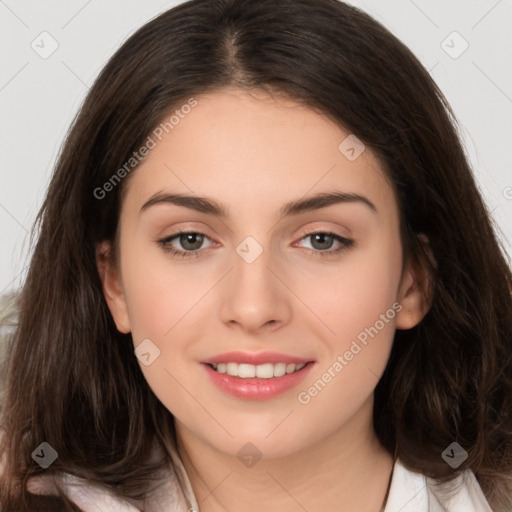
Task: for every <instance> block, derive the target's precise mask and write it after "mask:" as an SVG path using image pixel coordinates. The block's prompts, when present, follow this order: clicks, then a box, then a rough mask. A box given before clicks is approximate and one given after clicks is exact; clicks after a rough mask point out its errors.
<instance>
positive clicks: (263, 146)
mask: <svg viewBox="0 0 512 512" xmlns="http://www.w3.org/2000/svg"><path fill="white" fill-rule="evenodd" d="M196 99H197V100H198V105H197V106H196V107H195V108H194V109H192V111H191V112H190V113H189V114H188V115H187V116H186V117H185V118H184V119H182V120H180V123H179V125H177V126H175V127H174V129H173V130H172V131H170V132H169V134H168V135H167V136H166V137H165V138H164V139H163V140H162V141H161V142H159V143H158V145H157V146H156V147H155V148H154V149H153V150H151V152H150V154H149V155H148V157H147V159H146V160H145V161H144V163H143V164H142V165H141V166H140V167H139V168H138V169H137V170H136V171H134V173H133V174H132V175H131V176H130V178H129V181H128V182H127V183H125V185H126V186H127V189H126V191H125V192H126V195H125V199H124V202H123V204H122V208H121V214H120V224H119V231H118V237H119V240H118V241H119V254H120V257H119V260H118V261H117V262H114V261H112V260H108V259H107V260H105V259H103V258H101V257H100V255H101V254H104V253H105V252H106V251H107V252H108V250H109V244H108V242H105V243H103V244H101V245H99V246H98V269H99V272H100V276H101V279H102V282H103V288H104V293H105V298H106V300H107V303H108V305H109V308H110V311H111V312H112V315H113V318H114V320H115V322H116V325H117V328H118V329H119V330H120V331H121V332H130V331H131V333H132V337H133V342H134V346H135V347H137V346H138V345H139V344H140V343H141V342H142V341H143V340H145V339H147V338H149V339H150V340H151V341H152V343H154V344H155V345H156V346H157V347H158V349H159V350H160V356H159V357H157V358H156V359H155V360H154V361H153V362H152V363H151V364H150V365H149V366H144V365H142V364H141V370H142V372H143V373H144V376H145V378H146V379H147V382H148V383H149V385H150V386H151V388H152V390H153V391H154V393H155V394H156V396H157V397H158V398H159V399H160V400H161V401H162V403H163V404H164V405H165V406H166V407H167V408H168V409H169V411H171V412H172V414H173V415H174V417H175V422H176V429H177V435H178V449H179V453H180V455H181V458H182V459H183V462H184V465H185V468H186V470H187V473H188V475H189V477H190V480H191V483H192V486H193V489H194V492H195V494H196V497H197V499H198V502H199V505H200V508H201V511H202V512H204V511H206V512H207V511H219V510H228V511H234V510H246V511H249V512H251V511H258V512H259V511H261V507H262V500H261V499H255V497H256V496H261V497H263V500H264V503H265V505H264V508H265V510H267V511H269V512H273V511H278V510H279V511H280V512H283V511H284V512H287V511H290V512H292V511H294V512H295V511H303V510H304V509H306V510H310V511H312V510H337V511H345V512H348V511H353V510H358V511H361V512H378V511H379V510H380V507H381V505H382V502H383V499H384V495H385V492H386V488H387V484H388V479H389V475H390V472H391V469H392V464H393V460H392V456H391V455H390V454H389V453H388V452H387V451H386V450H384V448H383V447H382V446H381V445H380V443H379V441H378V439H377V437H376V435H375V432H374V431H373V428H372V409H373V392H374V389H375V386H376V384H377V382H378V379H379V378H380V377H381V375H382V373H383V371H384V369H385V367H386V363H387V361H388V358H389V354H390V350H391V346H392V340H393V336H394V332H395V329H409V328H411V327H413V326H415V325H416V324H417V323H418V322H420V321H421V319H422V318H423V316H424V315H425V314H426V312H427V308H426V307H425V305H424V301H423V299H422V292H425V289H422V285H421V283H422V282H424V281H423V280H422V279H420V277H421V275H420V274H419V272H418V271H416V270H414V269H413V267H412V266H410V265H408V264H407V262H404V261H402V245H401V240H400V234H399V211H398V206H397V201H396V197H395V195H394V191H393V189H392V187H391V186H390V184H389V182H388V181H387V179H386V177H385V175H384V173H383V171H382V169H381V167H380V165H379V162H378V161H377V159H376V158H375V157H374V155H373V154H372V153H371V151H370V150H369V149H368V148H366V150H365V151H364V152H363V153H362V154H361V155H360V156H359V157H358V158H357V159H356V160H355V161H349V160H348V159H347V158H346V157H345V156H344V155H343V154H342V153H341V152H340V151H339V150H338V146H339V144H340V143H341V142H342V141H343V140H344V139H345V138H346V137H347V135H349V132H347V131H345V130H343V129H341V128H340V127H339V126H338V125H336V124H335V123H334V122H333V121H331V120H329V119H327V118H326V117H325V116H323V115H321V114H319V113H316V112H315V111H313V110H311V109H309V108H307V107H304V106H301V105H299V104H296V103H294V102H293V101H290V100H286V99H283V98H278V97H271V96H269V95H268V94H266V93H264V92H262V91H252V92H251V93H247V92H244V91H241V90H238V89H233V88H227V89H223V90H222V91H220V92H216V93H211V94H208V95H199V96H196ZM334 190H337V191H343V192H349V193H356V194H360V195H362V196H364V197H366V198H368V200H370V201H371V202H372V203H373V204H374V205H375V207H376V209H377V212H374V211H372V210H371V209H370V208H368V207H367V206H365V205H364V204H363V203H360V202H352V203H340V204H335V205H331V206H329V207H326V208H323V209H320V210H316V211H312V212H305V213H301V214H299V215H296V216H293V217H289V218H283V219H281V218H280V217H279V209H280V208H281V207H282V206H283V205H284V204H285V203H286V202H288V201H292V200H296V199H301V198H303V196H305V195H306V196H307V195H313V194H316V193H318V192H332V191H334ZM161 191H166V192H180V193H188V194H193V195H198V196H207V197H210V198H213V199H215V200H216V201H218V202H221V203H222V204H224V205H225V206H226V207H227V208H228V211H229V217H227V218H225V219H222V218H218V217H215V216H213V215H211V214H207V213H199V212H196V211H193V210H190V209H187V208H184V207H182V206H178V205H174V204H169V203H167V204H166V203H160V204H158V205H154V206H151V207H149V208H147V209H145V210H144V211H143V212H142V213H141V207H142V205H143V204H144V203H145V202H146V201H148V199H149V198H150V197H151V196H152V195H153V194H155V193H157V192H161ZM178 228H186V229H187V230H190V231H195V232H199V233H204V234H205V235H206V236H207V237H206V238H204V241H203V243H202V245H200V244H201V242H200V240H199V242H198V243H197V247H200V249H199V250H196V252H197V253H198V254H199V256H197V257H195V258H190V259H184V258H173V257H172V256H171V255H170V254H169V253H168V252H165V251H164V249H163V248H162V246H161V245H160V244H159V243H158V242H157V241H158V240H160V239H163V238H165V237H169V236H170V235H173V234H175V233H176V232H177V231H178ZM312 232H324V233H335V234H336V235H339V236H343V237H346V238H348V239H350V240H353V242H354V244H353V245H352V246H348V247H346V248H345V249H344V250H343V251H340V252H338V253H333V252H332V251H333V249H336V248H337V247H339V246H340V244H339V243H338V242H336V240H334V241H333V242H332V244H331V246H329V240H327V241H326V242H323V245H321V244H320V245H319V244H318V243H317V244H316V245H314V237H311V236H309V237H308V236H307V234H308V233H312ZM247 236H252V237H253V238H254V239H255V240H256V241H257V242H258V243H259V244H260V246H261V247H262V248H263V252H262V254H261V255H260V256H259V257H258V258H257V259H256V260H255V261H254V262H252V263H247V262H246V261H245V260H244V259H242V258H241V257H240V256H239V254H238V253H237V252H236V248H237V246H238V245H239V244H240V243H241V242H242V241H243V240H244V239H245V238H246V237H247ZM182 242H183V239H182ZM184 242H185V243H186V239H185V241H184ZM170 245H172V246H173V247H174V248H175V249H180V250H182V251H185V250H186V248H187V247H189V246H186V245H185V246H184V245H183V244H182V243H181V244H180V238H179V237H177V238H174V241H173V242H172V244H170ZM318 247H320V249H318ZM322 247H325V248H326V250H330V251H331V254H332V255H327V256H321V255H320V254H319V253H321V252H323V253H325V252H326V251H322V250H321V248H322ZM189 251H190V249H189ZM315 251H316V253H317V254H316V255H315V254H313V252H315ZM397 302H398V303H399V304H400V305H401V306H402V309H401V311H400V312H398V313H397V314H396V316H395V317H394V318H393V319H392V320H390V321H389V322H387V323H385V326H384V328H382V329H381V330H380V331H379V332H378V335H376V336H375V337H373V338H370V339H369V342H368V344H367V345H366V346H365V347H364V348H363V349H362V350H361V351H360V352H359V353H358V354H357V355H356V356H355V357H354V358H353V359H352V360H351V361H349V362H348V364H347V365H346V366H345V367H344V368H343V370H342V371H341V372H339V373H338V374H336V377H335V378H333V379H332V380H331V382H329V383H328V384H327V385H326V386H325V388H324V389H323V390H322V391H321V392H319V393H318V394H317V395H316V396H315V397H313V398H312V399H311V401H310V402H309V403H308V404H301V403H299V401H298V399H297V394H298V393H299V392H300V391H304V390H306V391H307V389H308V388H309V387H310V386H311V385H313V383H314V382H315V381H317V380H318V379H320V378H321V377H322V374H323V373H324V372H326V371H327V369H328V368H329V367H332V365H333V363H334V362H335V361H336V360H337V356H338V355H340V354H344V353H345V352H346V351H347V350H348V349H349V348H350V346H351V343H352V341H353V340H354V339H356V336H357V335H358V334H359V333H360V332H362V331H364V329H365V328H367V327H370V326H373V325H374V324H375V322H376V321H377V320H378V319H379V318H380V315H381V314H383V313H385V312H386V310H388V309H389V308H391V307H392V305H393V304H394V303H397ZM231 350H243V351H246V352H261V351H264V350H273V351H278V352H284V353H287V354H291V355H296V356H299V357H305V358H308V359H311V360H314V361H315V362H316V363H315V367H314V368H313V370H312V371H311V373H310V374H309V375H308V378H307V379H306V381H305V382H303V383H301V384H300V385H299V386H298V387H297V388H296V389H292V390H290V391H288V392H286V393H285V394H283V395H281V396H279V397H276V398H273V399H270V400H263V401H250V400H242V399H239V398H234V397H231V396H228V395H226V394H224V393H223V392H222V391H220V390H219V389H218V388H217V387H215V386H214V385H213V384H212V383H210V381H209V379H208V378H207V376H206V375H205V372H204V370H203V368H201V366H200V363H199V361H201V360H203V359H205V358H207V357H211V356H214V355H217V354H221V353H223V352H227V351H231ZM247 442H251V443H252V444H253V445H255V446H256V447H257V449H258V450H259V452H261V454H262V457H263V458H262V459H261V460H260V461H259V462H258V463H257V464H255V465H254V466H252V467H246V466H245V465H244V464H242V462H241V460H240V459H239V458H238V457H237V452H238V451H239V450H240V449H241V447H242V446H244V445H245V444H246V443H247Z"/></svg>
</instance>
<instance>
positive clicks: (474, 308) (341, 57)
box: [0, 0, 512, 511]
mask: <svg viewBox="0 0 512 512" xmlns="http://www.w3.org/2000/svg"><path fill="white" fill-rule="evenodd" d="M228 85H234V86H237V87H241V88H244V89H251V88H265V89H267V90H268V91H273V92H277V93H282V94H284V95H286V96H287V97H289V98H291V99H294V100H296V101H298V102H301V103H303V104H305V105H308V106H309V107H311V108H314V109H317V110H318V111H319V112H321V113H323V114H325V115H326V116H329V117H330V118H332V119H334V120H335V121H336V122H337V123H338V124H339V125H340V126H342V127H343V128H344V129H347V130H349V131H350V132H351V133H353V134H355V135H356V136H357V137H358V138H359V139H361V140H362V141H363V142H364V144H365V145H366V146H367V147H369V148H371V150H373V151H374V153H375V154H376V155H377V157H378V158H379V160H380V162H381V164H382V166H383V168H384V169H385V170H386V172H387V175H388V177H389V179H390V181H391V183H392V184H393V186H394V187H395V188H396V191H397V196H398V202H399V207H400V212H401V235H402V243H403V247H404V253H405V255H406V256H407V258H410V259H412V260H414V261H416V262H418V264H420V263H421V264H423V265H424V266H425V268H427V269H428V272H430V275H431V276H432V282H433V300H432V305H431V308H430V310H429V312H428V313H427V315H426V316H425V317H424V319H423V320H422V321H421V322H420V324H419V325H418V326H417V327H415V328H413V329H410V330H407V331H397V332H396V335H395V340H394V344H393V349H392V353H391V357H390V359H389V362H388V365H387V368H386V370H385V372H384V375H383V376H382V378H381V380H380V381H379V383H378V385H377V388H376V390H375V407H374V428H375V431H376V433H377V435H378V437H379V439H380V440H381V442H382V443H383V445H384V446H385V447H386V448H387V449H388V450H389V451H390V452H391V453H394V452H395V450H396V453H397V455H398V457H399V458H401V460H402V461H403V462H404V463H405V464H406V465H407V466H408V467H409V468H411V469H413V470H416V471H420V472H423V473H425V474H427V475H429V476H431V477H434V478H436V479H438V480H439V481H440V482H446V481H449V480H451V479H452V478H453V477H455V476H456V475H458V474H459V473H460V472H461V471H463V470H466V469H471V470H472V471H473V472H474V473H475V475H476V477H477V479H478V481H479V483H480V485H481V487H482V489H483V491H484V493H485V494H486V496H487V498H488V500H489V502H490V504H491V506H492V507H493V509H494V510H496V511H505V510H508V511H510V509H511V508H512V498H511V495H512V486H511V483H510V482H511V474H512V339H511V333H512V298H511V291H512V275H511V270H510V268H509V266H508V264H507V261H506V259H505V257H504V249H503V247H502V246H500V243H499V241H498V239H497V237H496V234H495V232H494V230H493V226H492V223H491V221H490V215H489V213H488V211H487V209H486V206H485V205H484V203H483V201H482V198H481V196H480V194H479V192H478V190H477V186H476V184H475V179H474V177H473V175H472V172H471V169H470V167H469V164H468V162H467V159H466V156H465V153H464V150H463V148H462V146H461V142H460V140H459V138H458V132H457V125H456V121H455V116H454V114H453V112H452V111H451V109H450V106H449V105H448V103H447V101H446V99H445V98H444V96H443V94H442V93H441V91H440V90H439V89H438V87H437V86H436V84H435V82H434V81H433V80H432V78H431V77H430V75H429V74H428V72H427V71H426V70H425V69H424V68H423V67H422V65H421V64H420V63H419V61H418V60H417V59H416V58H415V56H414V55H413V54H412V53H411V51H410V50H409V49H408V48H407V47H406V46H404V45H403V44H402V43H401V42H400V41H398V40H397V39H396V38H395V37H394V36H393V35H392V34H391V33H390V32H389V31H388V30H387V29H385V28H384V27H383V26H382V25H381V24H380V23H378V22H377V21H375V20H374V19H372V18H371V17H370V16H368V15H367V14H365V13H364V12H362V11H360V10H358V9H357V8H355V7H352V6H349V5H346V4H344V3H342V2H339V1H337V0H258V1H253V0H192V1H189V2H185V3H182V4H180V5H178V6H176V7H174V8H172V9H170V10H168V11H166V12H164V13H163V14H161V15H159V16H158V17H156V18H155V19H153V20H151V21H150V22H149V23H147V24H146V25H144V26H143V27H142V28H140V29H139V30H138V31H137V32H136V33H135V34H134V35H132V36H131V37H130V38H129V39H128V40H127V41H126V42H125V43H124V44H123V46H122V47H121V48H120V49H119V50H118V51H117V52H116V53H115V55H114V56H113V57H112V58H111V59H110V61H109V62H108V63H107V65H106V66H105V67H104V69H103V71H102V72H101V74H100V75H99V77H98V78H97V80H96V81H95V83H94V85H93V87H92V88H91V89H90V91H89V93H88V95H87V97H86V99H85V101H84V103H83V105H82V107H81V109H80V111H79V113H78V115H77V116H76V118H75V120H74V122H73V125H72V127H71V129H70V131H69V133H68V135H67V138H66V140H65V142H64V144H63V146H62V150H61V153H60V155H59V158H58V162H57V165H56V168H55V171H54V174H53V177H52V179H51V183H50V185H49V189H48V192H47V195H46V198H45V200H44V204H43V205H42V208H41V210H40V212H39V214H38V217H37V222H36V225H35V227H34V237H37V240H36V242H35V246H34V253H33V257H32V260H31V264H30V268H29V272H28V275H27V278H26V281H25V283H24V286H23V288H22V291H21V294H20V301H19V325H18V327H17V329H16V330H15V332H14V334H13V336H12V338H11V339H10V344H9V347H8V353H9V357H8V366H7V368H6V372H7V373H6V375H7V376H6V382H5V388H6V389H5V395H4V398H3V404H2V418H1V420H2V429H3V430H4V432H5V435H4V436H3V438H2V442H1V446H0V453H2V454H3V456H4V457H5V472H4V474H3V476H2V477H1V481H0V483H1V491H0V496H1V499H2V504H3V509H2V510H4V511H8V510H16V511H18V510H22V509H26V508H27V507H28V503H29V501H28V496H27V492H26V491H25V486H26V483H27V480H28V478H29V477H31V476H34V475H36V474H39V473H42V472H43V470H41V468H40V467H39V466H38V465H37V464H36V463H35V462H34V461H33V460H32V457H31V453H32V452H33V450H34V449H35V448H36V447H37V446H38V445H39V444H40V443H41V442H44V441H45V442H48V443H49V444H50V445H51V446H52V447H53V448H54V449H55V450H56V451H57V452H58V458H57V460H56V461H55V462H54V463H53V464H52V466H51V467H50V468H49V469H48V470H46V471H47V472H50V471H51V472H57V471H66V472H68V473H71V474H74V475H76V476H79V477H83V478H87V479H89V480H90V481H91V482H97V483H99V484H103V485H106V486H109V487H110V488H112V489H113V490H116V489H118V486H119V485H123V487H124V494H125V496H130V497H132V498H134V499H137V500H141V499H142V498H143V496H144V494H145V493H146V491H147V490H148V489H149V486H150V485H151V482H150V480H151V475H154V474H155V472H156V471H157V469H159V468H163V467H164V466H165V464H169V460H168V459H166V458H163V459H162V460H158V461H153V462H151V461H149V460H148V453H149V451H150V447H151V446H152V443H153V442H155V441H156V442H157V443H160V445H161V446H162V448H164V449H165V440H166V439H167V437H166V436H171V437H173V438H174V436H175V432H174V425H173V417H172V414H171V413H170V412H169V411H168V410H167V409H166V408H165V407H164V406H163V405H162V404H161V403H160V402H159V400H158V399H157V398H156V396H155V395H154V394H153V392H152V391H151V389H150V388H149V386H148V384H147V383H146V381H145V379H144V376H143V374H142V372H141V371H140V367H139V364H138V362H137V360H136V358H135V356H134V354H133V344H132V342H131V337H130V335H125V334H121V333H120V332H118V331H117V330H116V327H115V324H114V322H113V319H112V317H111V315H110V312H109V310H108V307H107V304H106V302H105V299H104V296H103V292H102V287H101V283H100V279H99V276H98V271H97V267H96V262H95V246H96V244H97V243H98V242H100V241H102V240H110V241H113V240H115V233H116V228H117V223H118V217H119V211H120V205H121V201H122V195H121V192H122V190H123V189H124V186H125V184H126V182H127V181H128V180H129V178H130V175H133V173H134V172H137V171H136V166H134V168H133V169H132V170H130V173H131V174H130V175H128V176H126V177H124V178H123V180H121V182H120V183H119V184H118V185H117V184H116V186H114V185H112V187H108V188H109V190H108V192H106V193H105V194H103V193H101V194H99V193H98V190H106V187H105V183H107V182H109V180H111V179H112V176H113V174H115V173H116V171H117V170H118V169H120V168H122V166H123V165H125V163H126V162H127V161H129V159H130V157H132V155H133V152H135V151H137V150H138V149H139V148H140V147H141V146H142V145H143V144H144V142H145V141H146V140H147V137H148V134H151V133H152V131H153V130H154V129H155V127H157V126H158V125H159V123H161V122H162V119H164V118H165V117H166V116H169V112H172V111H173V110H174V109H176V108H179V107H180V106H181V105H182V104H184V103H185V102H186V101H187V100H188V99H189V98H191V97H193V96H194V95H199V94H204V93H208V92H214V91H216V90H219V89H220V88H222V87H225V86H228ZM111 183H112V182H111ZM95 191H96V194H95ZM100 195H101V196H102V197H101V198H98V196H100ZM420 233H423V234H425V235H426V236H427V237H428V239H429V241H430V250H431V254H432V256H433V261H432V259H429V257H428V254H427V253H425V252H424V248H423V245H422V244H421V243H420V241H419V239H418V236H417V235H418V234H420ZM453 441H456V442H458V443H459V444H460V445H461V446H462V447H463V448H464V449H465V450H466V451H467V452H468V458H467V459H466V460H465V462H464V463H463V464H462V465H460V466H459V467H458V468H457V469H456V470H453V469H452V468H451V467H450V466H449V465H448V464H447V463H446V462H445V461H444V460H443V458H442V457H441V454H442V452H443V451H444V450H445V448H446V447H447V446H449V445H450V444H451V443H452V442H453ZM63 501H65V502H66V503H68V504H69V502H68V501H67V500H66V499H65V498H63ZM68 509H69V510H76V509H73V508H68Z"/></svg>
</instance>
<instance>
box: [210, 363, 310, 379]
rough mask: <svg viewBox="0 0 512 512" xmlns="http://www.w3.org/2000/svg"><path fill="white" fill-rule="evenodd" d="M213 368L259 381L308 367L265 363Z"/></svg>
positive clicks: (227, 365)
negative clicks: (255, 378)
mask: <svg viewBox="0 0 512 512" xmlns="http://www.w3.org/2000/svg"><path fill="white" fill-rule="evenodd" d="M212 366H213V368H214V369H215V370H216V371H217V372H219V373H227V374H228V375H231V376H232V377H240V378H242V379H251V378H254V377H257V378H259V379H271V378H272V377H282V376H283V375H285V374H289V373H294V372H296V371H299V370H301V369H302V368H304V366H306V363H301V364H294V363H290V364H286V363H276V364H272V363H265V364H260V365H258V366H255V365H253V364H245V363H242V364H238V363H219V364H214V365H212Z"/></svg>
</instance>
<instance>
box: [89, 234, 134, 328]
mask: <svg viewBox="0 0 512 512" xmlns="http://www.w3.org/2000/svg"><path fill="white" fill-rule="evenodd" d="M96 266H97V268H98V273H99V276H100V280H101V283H102V288H103V295H104V296H105V300H106V302H107V305H108V308H109V309H110V313H111V314H112V317H113V319H114V322H115V324H116V327H117V330H118V331H120V332H122V333H125V334H126V333H129V332H130V330H131V328H130V319H129V316H128V307H127V304H126V299H125V296H124V292H123V288H122V283H121V277H120V273H119V270H118V268H117V266H116V263H115V261H114V258H113V256H112V244H111V242H109V241H103V242H100V243H99V244H98V245H97V246H96Z"/></svg>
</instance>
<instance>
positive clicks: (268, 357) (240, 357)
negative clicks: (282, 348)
mask: <svg viewBox="0 0 512 512" xmlns="http://www.w3.org/2000/svg"><path fill="white" fill-rule="evenodd" d="M309 362H311V359H304V358H302V357H294V356H289V355H287V354H280V353H278V352H258V353H250V352H240V351H234V352H225V353H224V354H219V355H218V356H214V357H209V358H208V359H205V360H203V361H201V363H206V364H219V363H238V364H240V363H245V364H253V365H254V366H258V365H259V364H265V363H272V364H276V363H286V364H290V363H295V364H301V363H309ZM245 380H247V379H245Z"/></svg>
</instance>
